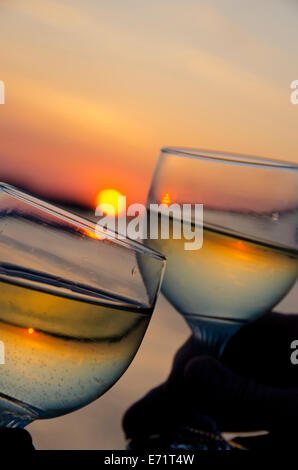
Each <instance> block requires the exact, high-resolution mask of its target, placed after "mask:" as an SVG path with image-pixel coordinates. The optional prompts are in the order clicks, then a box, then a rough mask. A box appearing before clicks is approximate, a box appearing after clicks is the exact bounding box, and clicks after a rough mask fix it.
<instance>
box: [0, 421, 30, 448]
mask: <svg viewBox="0 0 298 470" xmlns="http://www.w3.org/2000/svg"><path fill="white" fill-rule="evenodd" d="M0 449H1V452H6V451H7V452H11V451H12V450H14V451H24V450H29V451H32V450H34V447H33V444H32V439H31V436H30V434H29V433H28V431H26V430H25V429H19V428H1V427H0Z"/></svg>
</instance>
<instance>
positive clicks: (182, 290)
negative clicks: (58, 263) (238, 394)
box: [147, 148, 298, 355]
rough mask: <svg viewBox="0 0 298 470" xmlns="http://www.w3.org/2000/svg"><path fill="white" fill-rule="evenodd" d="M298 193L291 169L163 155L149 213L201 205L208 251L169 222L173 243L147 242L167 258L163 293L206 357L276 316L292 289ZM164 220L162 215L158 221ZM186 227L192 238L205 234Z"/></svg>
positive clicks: (209, 156) (194, 154)
mask: <svg viewBox="0 0 298 470" xmlns="http://www.w3.org/2000/svg"><path fill="white" fill-rule="evenodd" d="M297 190H298V166H296V165H294V164H288V163H284V162H275V161H270V160H265V159H257V158H249V157H241V156H235V155H225V154H218V153H214V152H212V153H210V152H203V151H202V152H201V151H193V150H182V149H169V148H165V149H163V150H162V152H161V156H160V159H159V162H158V164H157V167H156V171H155V174H154V178H153V181H152V185H151V190H150V194H149V198H148V209H149V210H150V204H154V203H155V204H156V203H158V204H161V203H162V202H163V201H164V200H165V199H166V200H167V204H168V205H170V204H171V203H178V204H180V205H182V204H185V203H190V204H195V203H202V204H203V205H204V222H203V245H202V247H201V248H200V249H197V250H186V249H185V239H183V238H181V239H175V238H174V237H173V223H174V222H175V220H174V219H173V218H171V217H170V219H169V237H167V238H162V237H161V236H159V238H158V239H156V240H154V239H148V240H147V243H148V244H149V245H150V246H151V247H153V248H155V249H157V250H159V251H161V252H162V253H164V254H165V255H166V256H167V269H166V274H165V278H164V281H163V285H162V291H163V293H164V295H165V296H166V297H167V299H168V300H169V301H170V302H171V303H172V304H173V305H174V307H175V308H176V309H177V310H178V311H179V312H180V313H182V314H183V316H184V317H185V319H186V321H187V322H188V324H189V325H190V327H191V329H192V331H193V332H194V334H195V336H196V337H197V339H198V341H199V342H200V348H201V350H202V351H207V352H208V353H210V352H211V353H213V354H219V355H220V353H221V352H222V351H223V349H224V347H225V345H226V342H227V341H228V339H229V338H230V337H231V335H232V334H233V333H234V332H235V331H237V329H238V328H240V327H241V326H242V325H243V324H245V323H247V322H250V321H253V320H254V319H256V318H258V317H260V316H261V315H264V314H265V313H266V312H267V311H269V310H271V309H272V308H273V307H274V306H275V305H276V304H278V303H279V301H281V300H282V299H283V297H284V296H285V295H286V294H287V293H288V292H289V291H290V289H291V288H292V287H293V285H294V284H295V282H296V280H297V275H298V258H297V246H298V242H297V227H298V217H297V215H298V212H297V207H298V192H297ZM165 195H166V198H165ZM151 210H152V209H151ZM165 217H167V214H166V215H165V214H164V213H163V212H162V211H160V212H159V218H160V222H161V219H163V218H165ZM149 220H150V218H148V221H149ZM163 222H164V223H165V221H163ZM184 223H185V222H184ZM189 224H190V225H191V226H190V229H191V230H192V232H193V233H195V232H196V231H197V232H198V231H199V230H201V229H202V227H201V226H196V225H195V222H194V221H192V222H189Z"/></svg>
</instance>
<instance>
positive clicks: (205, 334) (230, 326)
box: [186, 315, 243, 358]
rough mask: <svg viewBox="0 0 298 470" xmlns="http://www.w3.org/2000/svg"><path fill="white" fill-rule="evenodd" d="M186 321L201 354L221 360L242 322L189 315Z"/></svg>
mask: <svg viewBox="0 0 298 470" xmlns="http://www.w3.org/2000/svg"><path fill="white" fill-rule="evenodd" d="M186 321H187V323H188V325H189V326H190V328H191V330H192V332H193V335H194V337H195V338H196V340H197V343H198V350H199V354H204V355H208V356H213V357H217V358H220V357H221V355H222V353H223V351H224V349H225V347H226V345H227V343H228V341H229V340H230V338H231V337H232V336H233V335H234V334H235V333H236V332H237V331H238V330H239V329H240V328H241V327H242V326H243V323H242V322H237V321H233V320H224V319H218V318H216V319H214V318H210V317H199V316H197V315H187V317H186Z"/></svg>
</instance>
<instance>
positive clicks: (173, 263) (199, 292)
mask: <svg viewBox="0 0 298 470" xmlns="http://www.w3.org/2000/svg"><path fill="white" fill-rule="evenodd" d="M172 224H173V221H172V220H170V231H169V233H170V237H169V239H164V240H163V239H161V238H159V239H158V240H150V239H148V240H145V241H144V242H145V243H147V244H149V245H150V246H151V247H152V248H154V249H156V250H158V251H160V252H162V253H164V254H165V255H166V256H167V266H166V272H165V277H164V281H163V284H162V291H163V293H164V294H165V296H166V297H167V298H168V299H169V300H170V302H171V303H172V304H173V305H174V306H175V307H176V308H177V309H178V311H179V312H181V313H182V314H183V315H184V316H185V317H186V319H187V320H188V321H189V323H190V324H191V325H193V322H194V321H195V318H198V320H199V318H202V319H208V318H209V319H213V320H215V319H218V320H219V321H222V320H228V321H234V322H239V323H241V322H247V321H251V320H252V319H255V318H257V317H258V316H260V315H262V314H264V313H265V312H266V311H267V310H269V309H271V308H272V307H274V306H275V305H276V304H277V303H278V302H279V301H280V300H281V299H282V298H283V297H284V296H285V295H286V294H287V292H288V291H289V290H290V289H291V287H292V286H293V285H294V283H295V281H296V279H297V274H298V258H297V252H294V251H289V250H286V249H282V248H281V247H277V246H270V245H266V244H264V243H261V242H257V241H252V240H246V239H244V238H241V237H237V236H235V235H231V234H227V233H223V232H220V231H215V230H213V229H211V228H210V227H209V228H208V227H205V228H204V231H203V246H202V248H201V249H199V250H189V251H187V250H185V249H184V243H185V242H187V241H188V240H185V239H183V238H182V239H173V232H172ZM195 229H196V228H195V226H192V231H194V230H195ZM197 230H198V228H197Z"/></svg>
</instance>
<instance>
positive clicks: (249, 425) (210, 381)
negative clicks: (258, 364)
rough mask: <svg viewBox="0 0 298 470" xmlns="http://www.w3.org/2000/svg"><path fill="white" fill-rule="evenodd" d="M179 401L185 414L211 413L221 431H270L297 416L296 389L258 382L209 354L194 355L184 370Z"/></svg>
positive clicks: (293, 420)
mask: <svg viewBox="0 0 298 470" xmlns="http://www.w3.org/2000/svg"><path fill="white" fill-rule="evenodd" d="M180 398H181V400H183V401H184V402H186V403H187V404H188V410H187V413H188V414H189V415H191V414H192V413H196V412H198V411H201V412H204V413H205V414H207V415H209V416H211V417H212V418H213V419H214V420H215V421H216V422H217V424H218V425H219V427H220V429H221V430H238V431H239V430H241V429H244V430H248V429H253V430H260V429H264V430H272V429H279V428H280V427H287V429H288V428H289V427H290V426H291V424H293V423H295V422H296V420H297V418H298V406H297V405H298V390H297V389H295V388H290V389H281V388H275V387H270V386H264V385H262V384H258V383H257V382H255V381H254V380H252V379H248V378H246V377H242V376H241V375H239V374H237V373H236V372H233V371H231V370H229V369H228V368H226V367H225V366H224V365H222V364H221V363H219V362H218V361H217V360H215V359H213V358H210V357H196V358H194V359H192V360H191V361H190V362H189V363H188V364H187V366H186V368H185V371H184V387H183V396H182V397H180Z"/></svg>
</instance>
